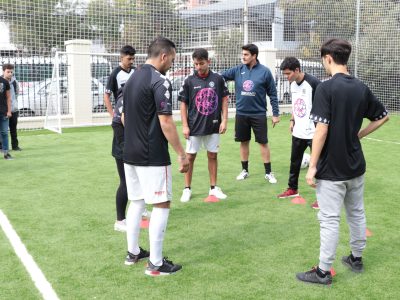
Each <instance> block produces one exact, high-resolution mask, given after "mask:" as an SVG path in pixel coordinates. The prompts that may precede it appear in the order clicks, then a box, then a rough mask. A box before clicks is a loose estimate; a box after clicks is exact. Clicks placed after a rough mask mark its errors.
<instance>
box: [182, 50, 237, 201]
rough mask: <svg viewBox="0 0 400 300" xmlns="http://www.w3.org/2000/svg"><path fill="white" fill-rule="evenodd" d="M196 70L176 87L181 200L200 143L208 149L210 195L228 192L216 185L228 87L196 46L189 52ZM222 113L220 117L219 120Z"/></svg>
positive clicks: (184, 197)
mask: <svg viewBox="0 0 400 300" xmlns="http://www.w3.org/2000/svg"><path fill="white" fill-rule="evenodd" d="M192 58H193V63H194V68H195V71H194V73H193V74H192V75H189V76H188V77H186V78H185V81H184V82H183V85H182V87H181V89H180V91H179V96H178V100H179V101H181V119H182V130H183V135H184V137H185V139H186V154H187V156H188V159H189V163H190V165H189V170H188V172H187V173H186V174H185V188H184V189H183V192H182V197H181V201H182V202H188V201H189V200H190V197H191V195H192V190H191V187H190V185H191V183H192V174H193V165H194V161H195V159H196V154H197V152H198V151H199V150H200V147H201V146H202V145H203V146H204V148H206V149H207V157H208V171H209V175H210V191H209V195H210V196H211V195H212V196H215V197H217V198H218V199H225V198H226V197H227V196H226V195H225V194H224V193H223V192H222V190H221V189H220V188H219V187H218V186H217V166H218V162H217V153H218V149H219V134H223V133H225V131H226V126H227V120H228V95H229V91H228V88H227V86H226V83H225V80H224V78H223V77H222V76H221V75H219V74H217V73H214V72H212V71H211V70H210V60H209V58H208V51H207V50H206V49H203V48H200V49H196V50H195V51H194V52H193V55H192ZM221 113H222V120H221Z"/></svg>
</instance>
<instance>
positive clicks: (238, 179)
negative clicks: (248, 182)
mask: <svg viewBox="0 0 400 300" xmlns="http://www.w3.org/2000/svg"><path fill="white" fill-rule="evenodd" d="M247 177H249V176H246V177H245V178H237V177H236V180H237V181H240V180H245V179H247Z"/></svg>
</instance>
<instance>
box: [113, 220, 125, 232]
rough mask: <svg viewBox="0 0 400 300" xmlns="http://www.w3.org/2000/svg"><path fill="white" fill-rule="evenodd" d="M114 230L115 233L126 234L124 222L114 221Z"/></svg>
mask: <svg viewBox="0 0 400 300" xmlns="http://www.w3.org/2000/svg"><path fill="white" fill-rule="evenodd" d="M114 230H115V231H121V232H126V220H125V219H123V220H122V221H118V220H117V221H115V223H114Z"/></svg>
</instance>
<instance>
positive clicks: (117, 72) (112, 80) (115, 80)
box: [106, 66, 135, 101]
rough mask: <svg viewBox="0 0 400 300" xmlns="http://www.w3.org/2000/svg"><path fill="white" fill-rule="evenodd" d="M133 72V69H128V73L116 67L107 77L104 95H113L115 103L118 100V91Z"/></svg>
mask: <svg viewBox="0 0 400 300" xmlns="http://www.w3.org/2000/svg"><path fill="white" fill-rule="evenodd" d="M133 72H135V69H133V68H132V69H130V70H129V72H128V71H126V70H124V69H123V68H122V67H121V66H118V67H116V68H115V69H114V70H113V71H112V72H111V74H110V77H108V81H107V86H106V93H107V94H111V93H112V94H113V95H114V99H115V101H117V100H116V99H117V98H118V93H119V90H120V89H121V88H122V87H123V86H124V84H125V83H126V81H127V80H128V79H129V78H130V77H131V75H132V74H133Z"/></svg>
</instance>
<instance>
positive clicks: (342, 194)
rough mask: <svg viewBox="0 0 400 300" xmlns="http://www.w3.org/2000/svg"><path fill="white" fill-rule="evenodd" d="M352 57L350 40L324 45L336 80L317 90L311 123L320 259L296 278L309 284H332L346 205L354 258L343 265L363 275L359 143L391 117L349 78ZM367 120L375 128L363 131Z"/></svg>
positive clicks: (311, 171) (346, 258) (310, 173)
mask: <svg viewBox="0 0 400 300" xmlns="http://www.w3.org/2000/svg"><path fill="white" fill-rule="evenodd" d="M350 53H351V45H350V44H349V43H348V42H347V41H345V40H340V39H330V40H328V41H326V42H325V43H324V44H323V45H322V46H321V57H322V63H323V65H324V67H325V69H326V71H327V73H328V75H330V76H332V78H331V79H330V80H328V81H325V82H323V83H321V84H320V85H318V87H317V89H316V91H315V98H314V103H313V107H312V110H311V114H310V119H311V120H313V121H314V122H316V123H317V125H316V129H315V134H314V138H313V143H312V149H313V151H312V153H311V161H310V167H309V169H308V172H307V175H306V180H307V183H308V184H309V185H311V186H316V191H317V200H318V203H319V207H320V211H319V213H318V219H319V222H320V239H321V241H320V256H319V265H318V266H317V267H314V268H312V270H311V271H308V272H304V273H298V274H297V278H298V279H299V280H301V281H305V282H311V283H317V284H331V283H332V275H331V272H330V268H331V265H332V263H333V261H334V259H335V255H336V248H337V245H338V242H339V223H340V212H341V208H342V205H344V206H345V209H346V217H347V222H348V223H349V228H350V247H351V253H350V255H349V256H343V257H342V263H343V264H344V265H345V266H347V267H348V268H350V269H351V270H352V271H353V272H357V273H360V272H362V271H363V270H364V267H363V261H362V252H363V250H364V248H365V245H366V219H365V211H364V199H363V197H364V195H363V193H364V173H365V159H364V155H363V152H362V148H361V143H360V139H361V138H363V137H365V136H366V135H368V134H370V133H371V132H373V131H375V130H376V129H378V128H379V127H380V126H381V125H383V124H384V123H385V122H386V121H387V120H388V116H387V111H386V109H385V107H384V106H383V105H382V103H381V102H379V101H378V100H377V99H376V97H375V96H374V95H373V94H372V92H371V91H370V89H369V88H368V87H367V86H366V85H365V84H363V83H362V82H361V81H360V80H358V79H357V78H354V77H353V76H351V75H349V73H348V70H347V61H348V59H349V56H350ZM364 118H367V119H369V120H370V123H369V124H368V125H367V126H366V127H364V128H363V129H361V130H360V128H361V125H362V122H363V119H364ZM315 178H316V179H317V181H316V184H315V183H314V179H315Z"/></svg>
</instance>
